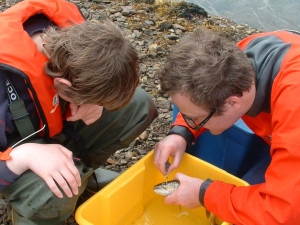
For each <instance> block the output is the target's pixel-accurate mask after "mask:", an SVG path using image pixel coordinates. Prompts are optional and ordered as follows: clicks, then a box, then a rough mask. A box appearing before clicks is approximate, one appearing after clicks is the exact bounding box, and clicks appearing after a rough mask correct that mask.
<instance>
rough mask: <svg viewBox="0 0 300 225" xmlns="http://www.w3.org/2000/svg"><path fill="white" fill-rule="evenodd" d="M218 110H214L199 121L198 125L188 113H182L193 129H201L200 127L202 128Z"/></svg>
mask: <svg viewBox="0 0 300 225" xmlns="http://www.w3.org/2000/svg"><path fill="white" fill-rule="evenodd" d="M215 112H216V110H215V109H214V110H212V111H211V112H210V114H209V115H208V116H207V117H206V118H205V119H204V120H203V121H202V122H201V123H199V124H198V125H197V124H196V123H195V121H194V120H192V119H191V118H188V117H187V116H186V115H184V114H182V113H181V115H182V117H183V119H184V121H185V122H186V124H187V125H188V126H189V127H190V128H192V129H193V130H200V128H202V127H203V126H204V125H205V124H206V123H207V121H208V120H209V119H210V118H211V117H212V116H213V115H214V114H215Z"/></svg>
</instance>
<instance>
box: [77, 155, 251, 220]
mask: <svg viewBox="0 0 300 225" xmlns="http://www.w3.org/2000/svg"><path fill="white" fill-rule="evenodd" d="M176 172H182V173H184V174H186V175H189V176H193V177H199V178H201V179H206V178H211V179H213V180H222V181H225V182H228V183H232V184H235V185H238V186H247V185H248V183H247V182H245V181H243V180H241V179H239V178H237V177H235V176H233V175H231V174H229V173H227V172H225V171H224V170H222V169H219V168H217V167H215V166H213V165H211V164H209V163H207V162H204V161H202V160H200V159H198V158H196V157H194V156H191V155H189V154H187V153H185V154H184V156H183V158H182V163H181V166H180V168H178V169H176V170H175V171H173V172H172V173H171V174H169V180H172V179H173V178H174V175H175V174H176ZM164 181H165V177H164V176H163V175H162V174H161V173H160V172H159V171H158V170H157V169H156V167H155V166H154V164H153V151H151V152H150V153H148V154H147V155H146V156H145V157H143V158H142V159H140V160H139V161H138V162H137V163H136V164H134V165H133V166H132V167H130V168H129V169H127V170H126V171H125V172H124V173H123V174H121V175H120V176H119V177H118V178H117V179H115V180H114V181H113V182H111V183H110V184H109V185H107V186H106V187H105V188H103V189H102V190H101V191H99V192H98V193H96V194H95V195H94V196H93V197H91V198H90V199H89V200H87V201H86V202H85V203H84V204H82V205H81V206H80V207H79V208H78V209H77V211H76V214H75V218H76V221H77V223H79V224H80V225H135V224H136V221H139V220H141V219H144V218H143V217H145V212H146V211H147V210H148V208H147V207H148V206H149V207H151V204H152V203H153V202H154V201H160V202H161V206H160V208H159V209H158V210H159V211H157V214H156V213H154V215H151V217H152V219H154V220H155V219H156V221H161V223H160V224H158V223H156V222H151V221H147V222H146V223H144V224H145V225H150V224H155V225H162V224H170V223H167V222H164V221H167V220H168V219H169V218H168V217H169V216H168V214H166V213H164V212H163V210H164V209H167V210H168V209H172V210H173V209H174V207H176V210H177V211H179V213H178V212H177V215H175V214H174V215H175V216H176V217H177V218H179V217H180V216H182V215H184V216H185V217H189V216H191V215H193V216H195V215H196V217H199V219H201V220H203V221H207V217H206V211H205V208H204V207H199V208H197V209H193V210H190V209H189V210H188V209H185V208H184V207H179V206H174V205H166V204H164V202H163V200H164V197H163V196H159V195H158V194H156V193H154V192H153V186H154V185H156V184H158V183H161V182H164ZM155 204H156V203H155ZM156 208H157V207H156ZM152 214H153V212H152ZM146 216H147V215H146ZM155 217H159V218H155ZM182 217H183V216H182ZM148 219H149V218H146V220H148ZM150 219H151V218H150ZM176 220H177V219H176ZM216 223H217V224H219V225H229V223H226V222H224V221H221V220H220V219H219V218H217V219H216ZM137 224H141V223H137ZM173 224H174V223H173ZM181 224H184V225H190V223H189V222H184V223H181ZM191 224H193V223H191ZM197 224H199V225H201V224H202V223H199V222H197ZM203 224H207V223H203Z"/></svg>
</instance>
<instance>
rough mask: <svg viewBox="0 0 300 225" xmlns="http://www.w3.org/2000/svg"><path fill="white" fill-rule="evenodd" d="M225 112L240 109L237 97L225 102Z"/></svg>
mask: <svg viewBox="0 0 300 225" xmlns="http://www.w3.org/2000/svg"><path fill="white" fill-rule="evenodd" d="M225 108H226V110H233V111H237V110H239V109H240V108H241V99H240V98H239V97H237V96H231V97H229V98H227V99H226V101H225Z"/></svg>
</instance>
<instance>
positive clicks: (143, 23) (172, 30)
mask: <svg viewBox="0 0 300 225" xmlns="http://www.w3.org/2000/svg"><path fill="white" fill-rule="evenodd" d="M17 2H18V0H6V1H5V0H0V12H2V11H4V10H5V9H7V8H9V7H11V6H12V5H14V4H16V3H17ZM72 2H74V3H75V4H77V5H78V6H79V8H80V10H81V12H82V14H83V15H84V16H85V18H86V19H88V20H94V21H97V20H100V19H104V18H108V19H110V20H112V21H114V22H115V23H116V24H117V25H118V26H119V27H120V28H121V29H122V30H123V31H124V33H125V34H126V36H128V38H129V39H130V40H131V42H132V44H133V45H134V46H135V48H136V50H137V51H138V53H139V56H140V77H141V86H142V88H143V89H145V90H146V91H147V92H148V93H149V94H150V95H151V96H152V98H153V100H154V101H155V103H156V105H157V108H158V110H159V113H160V114H159V116H158V118H157V119H156V120H155V121H154V122H153V123H152V124H151V125H150V126H149V127H148V129H147V130H146V131H145V132H144V133H142V134H141V135H140V136H139V137H138V138H137V139H136V141H135V142H134V143H132V145H131V146H130V147H128V148H126V149H120V150H119V151H117V152H116V153H115V154H113V155H112V156H111V157H110V158H109V159H108V160H107V163H106V164H105V165H103V168H106V169H109V170H113V171H116V172H120V173H122V172H123V171H125V170H126V169H127V168H128V167H130V166H131V165H133V164H134V163H135V162H137V161H138V160H139V159H140V158H142V157H143V156H145V155H146V154H147V153H148V152H149V151H151V150H152V149H153V146H154V144H155V143H156V142H158V141H159V140H161V139H163V137H164V136H165V135H166V133H167V132H168V130H169V127H170V125H171V120H172V102H171V99H170V98H169V96H168V95H166V94H164V93H162V92H161V90H160V85H159V81H158V78H157V76H156V75H155V74H156V71H158V70H159V69H160V68H161V67H162V65H163V63H164V61H165V58H166V56H167V55H168V53H169V52H170V48H171V47H172V46H173V45H174V44H176V43H177V42H178V41H179V39H180V38H181V37H182V36H183V35H184V34H186V33H188V32H191V31H193V30H194V29H195V28H196V27H197V26H205V27H207V28H209V29H212V30H215V31H216V32H218V33H219V34H220V35H222V36H224V37H226V38H228V39H229V40H231V41H233V42H238V41H239V40H241V39H243V38H245V37H247V36H248V35H250V34H254V33H258V32H260V31H258V30H256V29H255V28H252V27H249V26H248V25H245V24H236V23H234V22H233V21H231V20H229V19H226V18H221V17H215V16H212V15H207V13H206V11H205V10H204V9H205V5H203V6H202V7H203V8H204V9H203V8H201V7H199V6H195V5H193V4H190V3H185V2H177V3H175V2H171V1H167V0H162V2H154V0H132V1H129V0H123V1H121V0H73V1H72ZM10 215H11V213H10V206H9V204H7V202H6V201H5V199H1V198H0V225H8V224H12V222H11V216H10ZM64 224H65V225H66V224H71V225H76V224H77V223H76V222H75V220H74V217H73V216H72V217H70V218H69V219H68V221H66V222H65V223H64Z"/></svg>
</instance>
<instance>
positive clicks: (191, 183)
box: [165, 173, 203, 209]
mask: <svg viewBox="0 0 300 225" xmlns="http://www.w3.org/2000/svg"><path fill="white" fill-rule="evenodd" d="M174 179H175V180H179V181H180V185H179V188H178V189H177V190H176V191H174V192H173V193H172V194H171V195H169V196H167V197H166V198H165V203H166V204H174V205H180V206H184V207H186V208H190V209H192V208H196V207H199V206H201V204H200V202H199V191H200V186H201V184H202V183H203V180H201V179H198V178H193V177H189V176H186V175H184V174H182V173H177V174H176V175H175V178H174Z"/></svg>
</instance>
